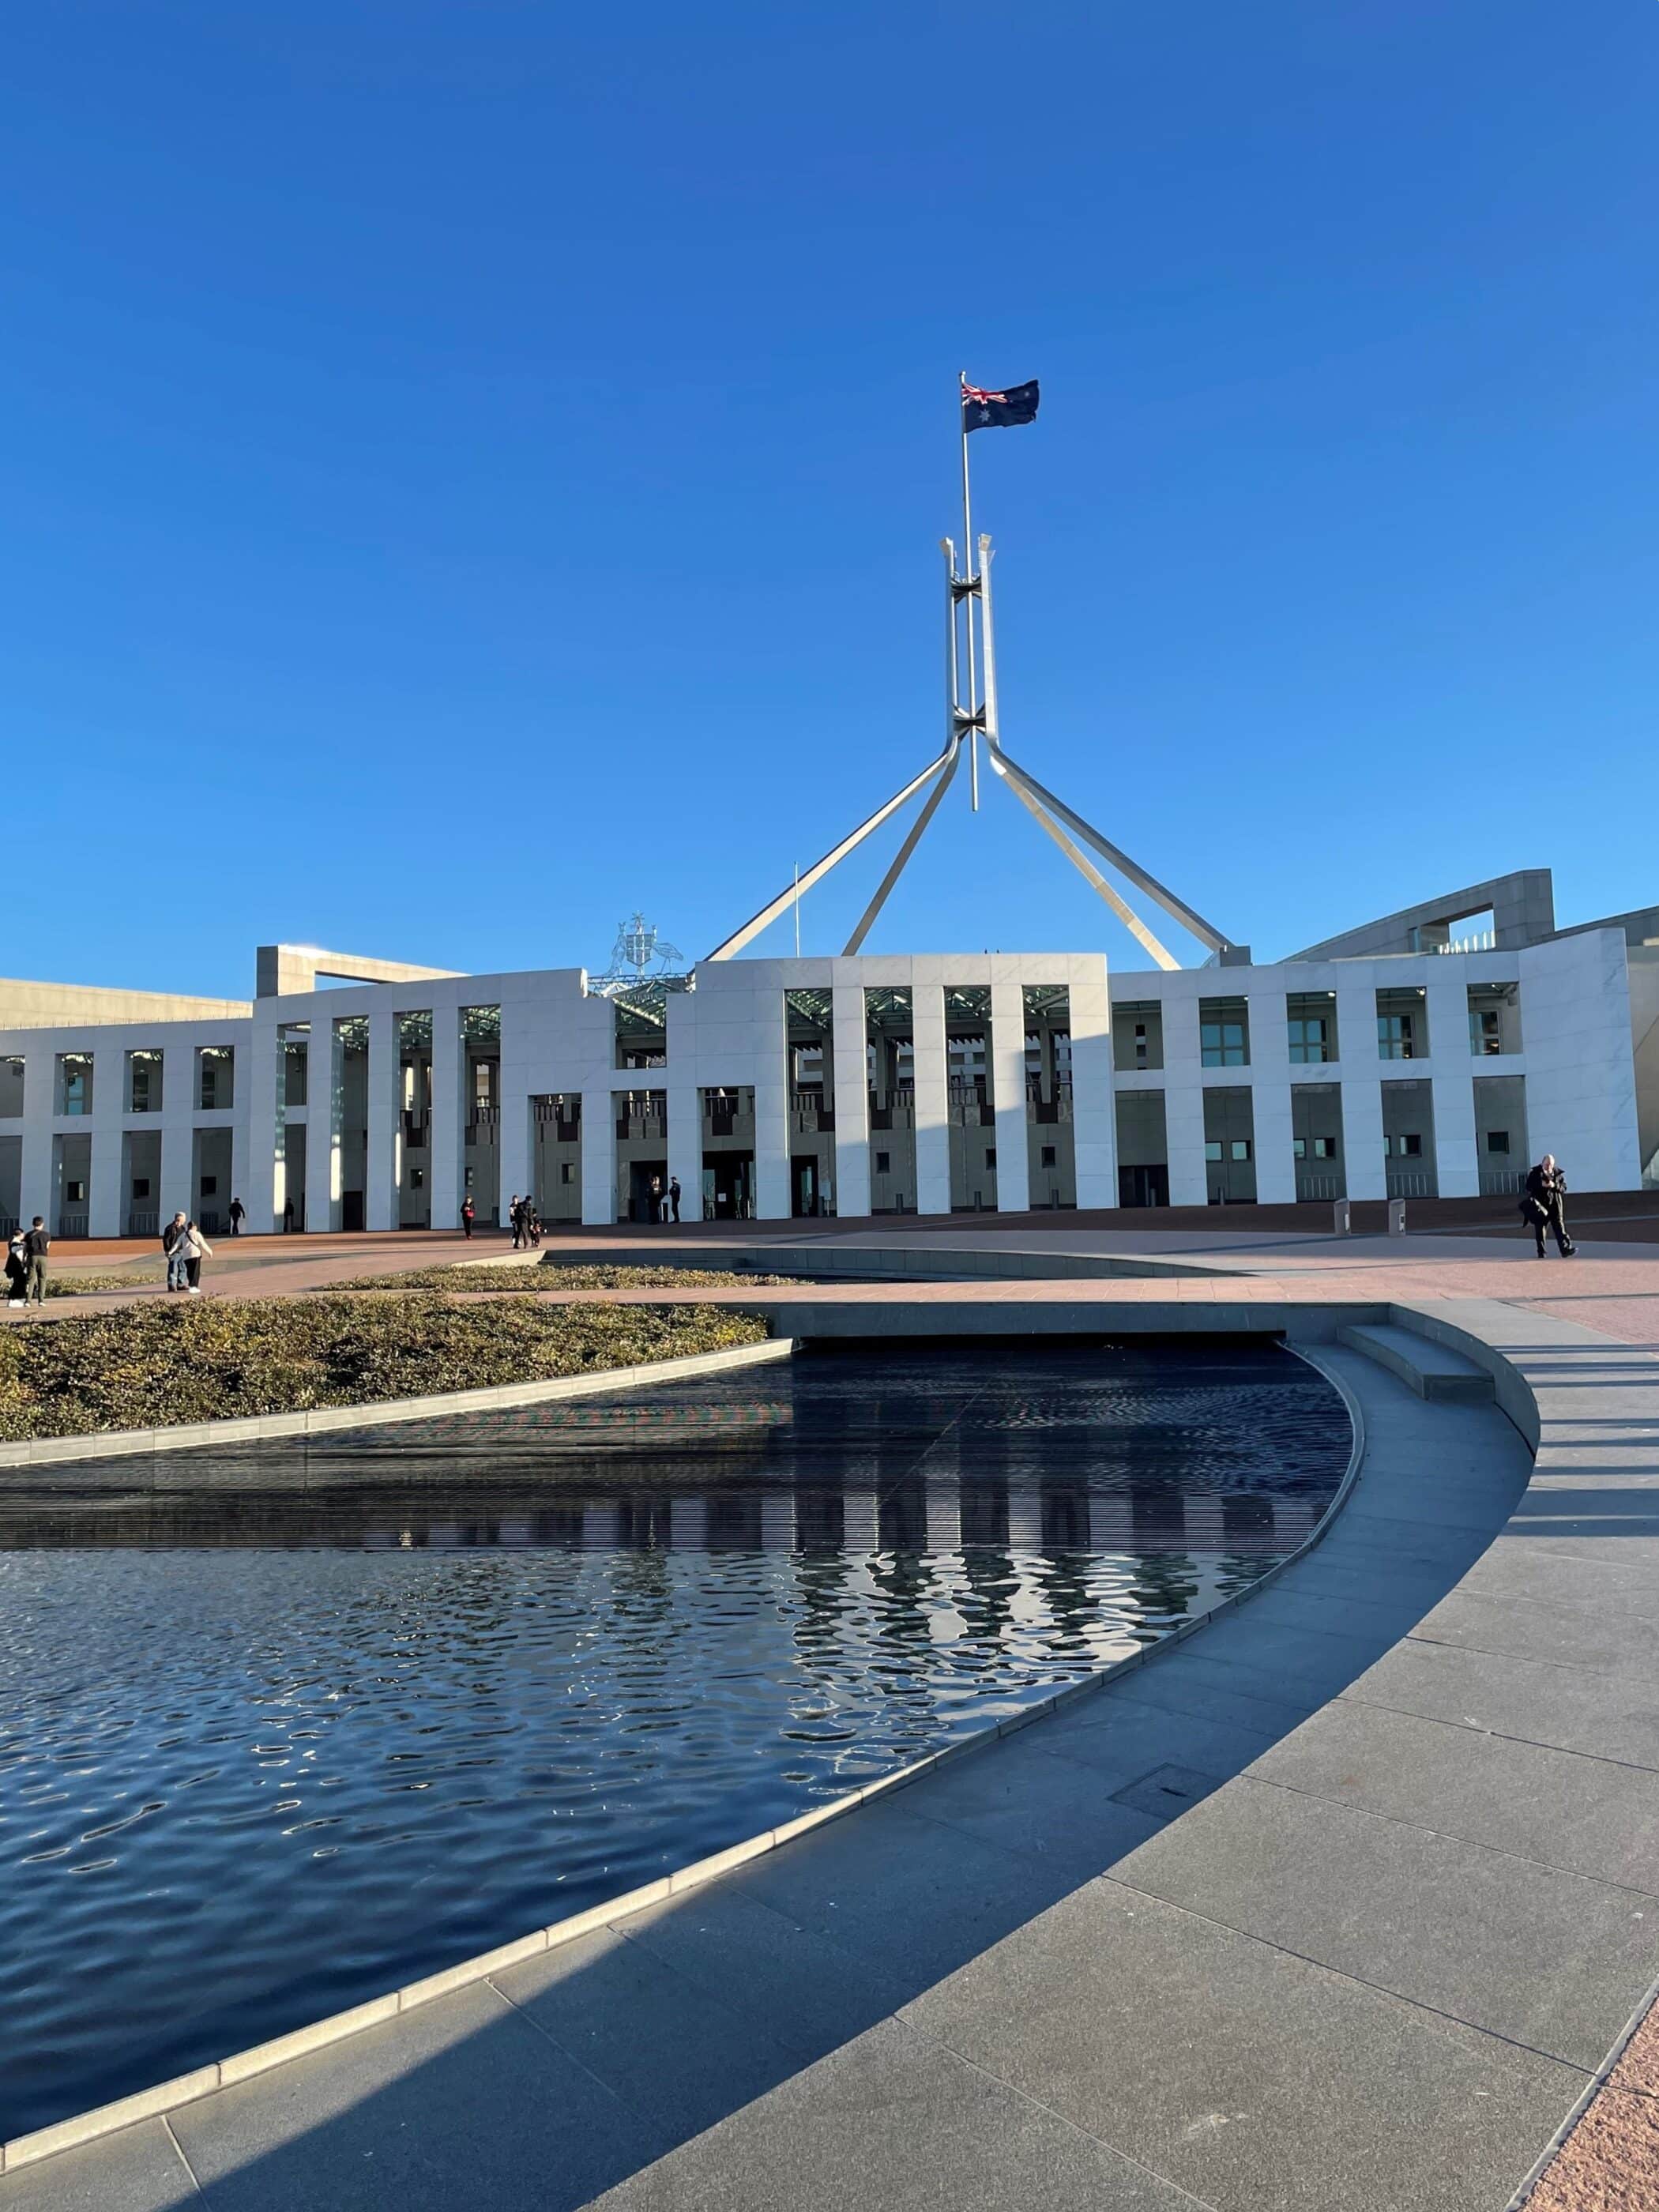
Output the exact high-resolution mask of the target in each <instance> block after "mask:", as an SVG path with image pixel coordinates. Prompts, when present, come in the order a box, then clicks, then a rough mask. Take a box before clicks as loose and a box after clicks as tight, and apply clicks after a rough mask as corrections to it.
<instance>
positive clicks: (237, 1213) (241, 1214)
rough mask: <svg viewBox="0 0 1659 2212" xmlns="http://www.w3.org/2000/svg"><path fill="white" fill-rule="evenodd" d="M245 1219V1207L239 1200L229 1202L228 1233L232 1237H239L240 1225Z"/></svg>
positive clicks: (234, 1199)
mask: <svg viewBox="0 0 1659 2212" xmlns="http://www.w3.org/2000/svg"><path fill="white" fill-rule="evenodd" d="M246 1219H247V1208H246V1206H244V1205H243V1203H242V1201H241V1200H240V1198H233V1199H232V1200H231V1201H230V1233H231V1235H232V1236H233V1237H240V1235H241V1233H242V1224H243V1223H244V1222H245V1221H246Z"/></svg>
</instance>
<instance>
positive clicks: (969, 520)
mask: <svg viewBox="0 0 1659 2212" xmlns="http://www.w3.org/2000/svg"><path fill="white" fill-rule="evenodd" d="M957 380H958V384H959V389H958V392H957V415H958V416H960V418H961V424H960V427H961V430H962V544H963V554H962V557H963V562H964V564H965V565H966V568H967V570H968V574H966V576H965V577H964V578H963V582H964V583H967V584H971V583H972V582H973V580H974V507H973V498H972V495H971V493H970V491H969V484H968V410H967V407H966V405H965V404H963V393H964V392H966V391H967V389H968V372H967V370H966V369H965V368H963V369H958V371H957ZM963 607H964V609H965V611H966V613H967V617H968V712H969V714H970V715H971V714H977V713H978V711H979V684H978V679H977V678H976V676H975V664H974V595H973V593H972V592H968V593H967V595H966V597H965V598H964V599H963ZM968 781H969V790H970V792H971V793H972V798H973V811H974V812H975V814H977V813H978V812H979V729H978V726H977V725H975V726H974V727H973V728H971V729H970V730H969V732H968Z"/></svg>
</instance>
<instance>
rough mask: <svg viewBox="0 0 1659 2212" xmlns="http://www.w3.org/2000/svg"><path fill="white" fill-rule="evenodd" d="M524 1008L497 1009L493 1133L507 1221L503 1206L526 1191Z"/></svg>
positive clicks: (511, 1004)
mask: <svg viewBox="0 0 1659 2212" xmlns="http://www.w3.org/2000/svg"><path fill="white" fill-rule="evenodd" d="M526 1020H527V1009H526V1006H524V1004H523V1003H522V1002H521V1001H519V1000H504V1001H503V1003H502V1006H501V1124H500V1127H498V1128H497V1130H496V1132H495V1134H496V1138H497V1139H498V1141H499V1143H500V1146H501V1151H500V1153H499V1154H498V1158H499V1159H500V1162H501V1189H500V1193H499V1197H500V1202H501V1218H502V1220H503V1221H505V1220H506V1218H507V1200H509V1199H510V1198H511V1197H512V1195H513V1192H514V1191H515V1190H516V1191H517V1192H519V1193H520V1195H522V1194H524V1193H525V1192H526V1191H527V1190H528V1189H529V1188H530V1174H531V1168H530V1163H531V1138H530V1065H529V1060H530V1055H529V1052H528V1049H527V1046H528V1039H527V1038H526Z"/></svg>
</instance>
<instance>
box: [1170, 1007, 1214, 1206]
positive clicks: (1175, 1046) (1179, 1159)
mask: <svg viewBox="0 0 1659 2212" xmlns="http://www.w3.org/2000/svg"><path fill="white" fill-rule="evenodd" d="M1164 1129H1165V1132H1166V1134H1167V1137H1168V1141H1169V1151H1170V1205H1171V1206H1204V1205H1206V1204H1207V1203H1208V1200H1209V1195H1210V1186H1209V1180H1208V1178H1207V1177H1206V1175H1205V1172H1204V1083H1203V1067H1202V1063H1201V1062H1200V1058H1199V1050H1198V1000H1196V998H1188V996H1187V995H1186V994H1185V993H1184V992H1183V993H1182V995H1181V996H1180V997H1179V998H1177V997H1176V996H1174V995H1173V994H1171V995H1170V997H1168V998H1166V999H1165V1000H1164Z"/></svg>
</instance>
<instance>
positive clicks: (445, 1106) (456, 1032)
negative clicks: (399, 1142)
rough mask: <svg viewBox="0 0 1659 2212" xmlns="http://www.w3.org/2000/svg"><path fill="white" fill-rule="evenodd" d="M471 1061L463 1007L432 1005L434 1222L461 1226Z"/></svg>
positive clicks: (442, 1226) (430, 1155)
mask: <svg viewBox="0 0 1659 2212" xmlns="http://www.w3.org/2000/svg"><path fill="white" fill-rule="evenodd" d="M464 1067H465V1061H464V1059H463V1055H462V1052H461V1016H460V1009H459V1007H458V1006H435V1007H434V1008H433V1009H432V1121H431V1127H430V1128H429V1130H428V1136H429V1137H430V1139H431V1149H430V1151H429V1152H428V1154H427V1159H428V1163H429V1164H428V1168H427V1173H428V1176H430V1177H431V1195H432V1226H433V1227H434V1228H435V1229H456V1228H459V1225H460V1219H461V1191H462V1188H463V1168H464V1165H465V1162H464V1160H463V1158H462V1154H463V1152H464V1149H465V1135H466V1126H465V1119H464V1115H465V1105H464V1103H463V1100H462V1097H461V1084H462V1077H463V1072H464Z"/></svg>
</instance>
